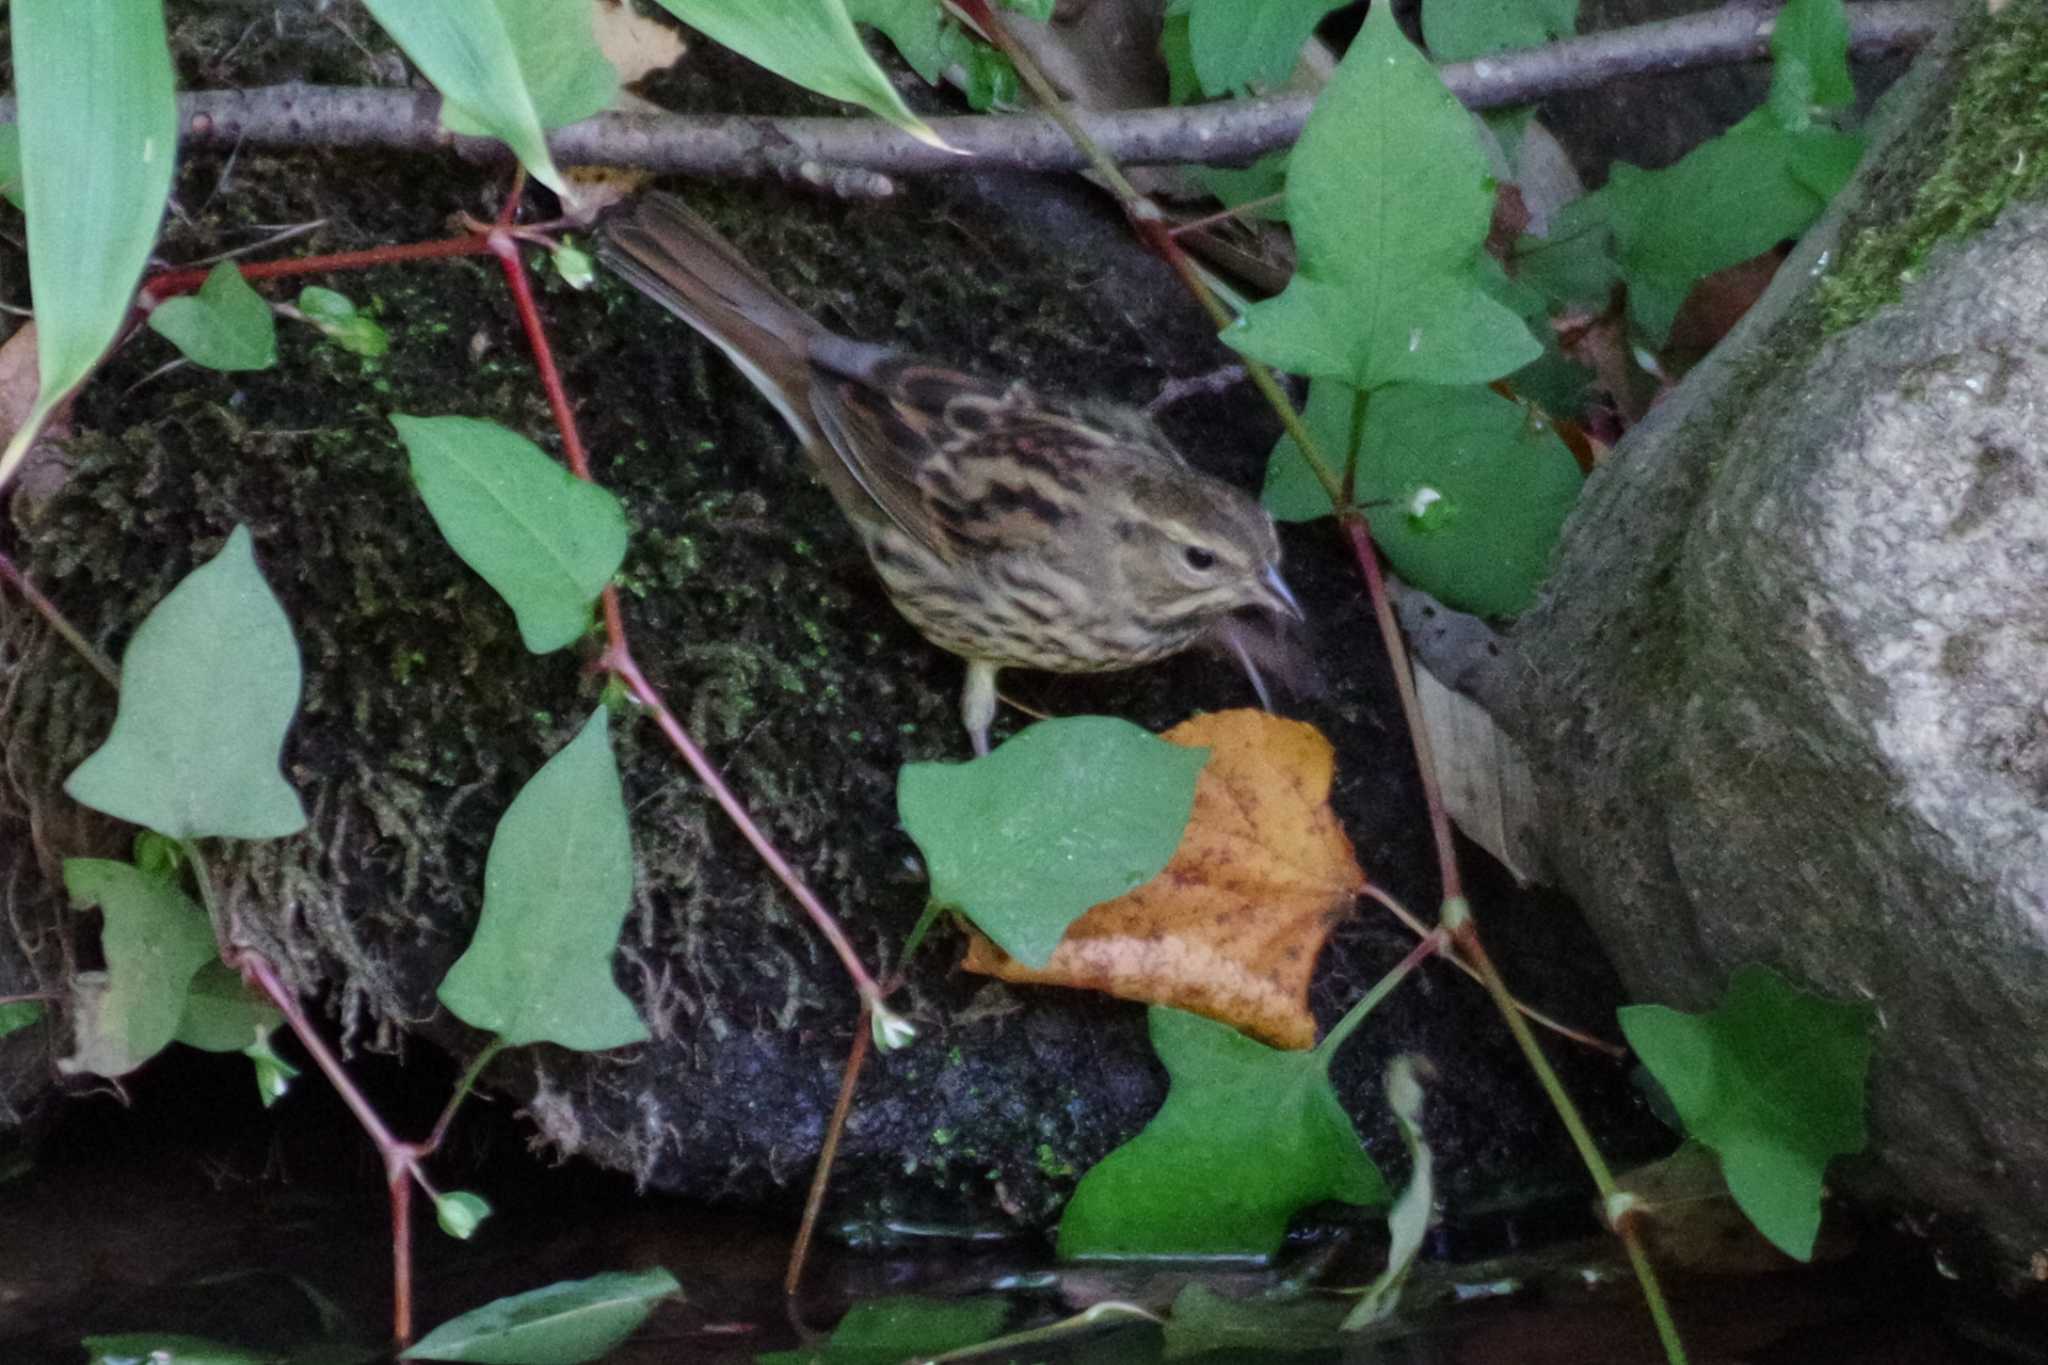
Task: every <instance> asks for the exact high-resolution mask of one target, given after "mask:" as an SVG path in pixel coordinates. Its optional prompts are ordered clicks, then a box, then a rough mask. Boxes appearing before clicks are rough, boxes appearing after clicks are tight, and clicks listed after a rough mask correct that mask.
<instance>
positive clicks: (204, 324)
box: [149, 261, 277, 370]
mask: <svg viewBox="0 0 2048 1365" xmlns="http://www.w3.org/2000/svg"><path fill="white" fill-rule="evenodd" d="M149 328H150V330H151V331H153V332H155V333H156V334H157V335H158V336H161V337H163V338H164V339H165V340H166V341H169V342H170V343H171V344H172V345H173V346H176V347H177V348H178V349H179V350H180V351H183V352H184V353H185V358H186V359H187V360H189V361H191V362H192V363H193V364H195V365H204V366H205V367H206V368H207V369H209V370H267V369H269V368H270V367H271V366H273V365H275V364H276V363H277V323H276V320H275V319H273V318H272V317H271V315H270V305H269V304H268V303H267V302H265V301H264V298H263V296H262V295H261V294H259V293H257V292H256V291H255V290H254V289H251V288H250V287H249V282H248V281H247V280H245V279H243V278H242V272H241V271H239V270H237V269H236V268H235V265H234V262H232V261H222V262H221V263H220V264H219V265H217V266H215V267H214V268H213V269H212V270H210V271H208V272H207V276H206V283H205V284H203V285H201V286H200V287H199V292H198V293H197V294H181V295H179V296H178V297H176V298H171V299H165V300H164V301H163V302H162V303H160V304H158V305H157V306H156V307H155V308H153V309H151V310H150V314H149Z"/></svg>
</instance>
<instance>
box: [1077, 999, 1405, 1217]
mask: <svg viewBox="0 0 2048 1365" xmlns="http://www.w3.org/2000/svg"><path fill="white" fill-rule="evenodd" d="M1149 1017H1150V1020H1151V1030H1152V1046H1153V1049H1154V1050H1155V1051H1156V1052H1157V1053H1158V1054H1159V1059H1160V1061H1162V1062H1163V1063H1165V1065H1166V1070H1167V1072H1168V1074H1169V1075H1170V1076H1171V1077H1172V1086H1171V1088H1170V1089H1169V1090H1168V1092H1167V1095H1166V1103H1165V1104H1164V1105H1162V1106H1161V1107H1160V1110H1159V1112H1158V1113H1157V1114H1155V1115H1154V1116H1153V1118H1152V1121H1151V1122H1150V1123H1148V1124H1146V1125H1145V1129H1144V1131H1143V1132H1141V1133H1139V1134H1138V1135H1137V1136H1136V1137H1134V1138H1132V1139H1131V1140H1130V1141H1129V1142H1127V1143H1125V1144H1124V1145H1123V1146H1121V1147H1119V1148H1117V1149H1116V1150H1115V1151H1114V1152H1111V1153H1110V1154H1109V1155H1108V1156H1107V1157H1105V1158H1103V1160H1102V1161H1101V1162H1100V1163H1098V1164H1097V1165H1096V1166H1095V1168H1094V1169H1093V1170H1091V1171H1089V1172H1088V1174H1087V1175H1086V1176H1084V1177H1083V1178H1082V1180H1081V1185H1080V1188H1079V1189H1077V1190H1075V1191H1074V1197H1073V1199H1072V1200H1071V1201H1070V1202H1069V1203H1068V1204H1067V1210H1066V1214H1065V1216H1064V1217H1063V1218H1061V1220H1060V1236H1059V1252H1060V1255H1061V1256H1062V1257H1064V1258H1073V1257H1082V1256H1165V1255H1180V1256H1194V1255H1242V1256H1268V1255H1271V1254H1272V1253H1273V1252H1274V1251H1276V1250H1278V1249H1279V1246H1280V1241H1281V1238H1282V1237H1284V1236H1285V1235H1286V1232H1287V1220H1288V1218H1289V1216H1291V1215H1292V1214H1293V1213H1294V1212H1295V1210H1297V1209H1300V1208H1304V1207H1306V1206H1307V1205H1309V1204H1313V1203H1317V1202H1319V1201H1321V1200H1325V1199H1339V1200H1343V1201H1344V1202H1345V1203H1349V1204H1372V1205H1377V1204H1384V1203H1386V1202H1387V1186H1386V1182H1385V1181H1384V1180H1383V1179H1382V1178H1381V1176H1380V1172H1379V1168H1378V1167H1377V1166H1375V1165H1374V1164H1373V1161H1372V1158H1371V1157H1370V1156H1368V1155H1366V1152H1365V1148H1364V1147H1363V1146H1361V1145H1360V1144H1359V1141H1358V1134H1357V1133H1356V1132H1355V1131H1353V1129H1352V1127H1351V1119H1350V1116H1349V1115H1347V1114H1346V1113H1345V1112H1344V1106H1343V1105H1342V1104H1340V1103H1339V1102H1338V1100H1337V1094H1336V1092H1335V1091H1334V1090H1333V1089H1332V1088H1331V1086H1330V1061H1331V1059H1332V1058H1333V1057H1334V1056H1335V1055H1336V1053H1335V1048H1334V1047H1333V1046H1332V1045H1331V1044H1332V1042H1333V1041H1334V1042H1336V1043H1341V1042H1342V1037H1341V1036H1340V1035H1334V1034H1333V1035H1332V1037H1331V1038H1329V1039H1325V1040H1324V1042H1323V1044H1322V1045H1320V1046H1318V1047H1316V1048H1314V1049H1313V1050H1311V1051H1308V1052H1283V1051H1280V1050H1277V1049H1275V1048H1270V1047H1267V1046H1266V1045H1265V1044H1263V1043H1259V1042H1255V1041H1253V1040H1252V1039H1250V1038H1247V1037H1245V1036H1244V1035H1243V1034H1241V1033H1239V1032H1238V1031H1237V1030H1235V1029H1233V1028H1231V1027H1229V1026H1228V1025H1226V1024H1219V1023H1216V1022H1215V1021H1213V1020H1210V1019H1204V1018H1202V1017H1201V1016H1200V1015H1194V1014H1187V1013H1184V1012H1182V1011H1180V1010H1176V1009H1170V1008H1168V1007H1166V1006H1164V1005H1154V1006H1153V1007H1152V1009H1151V1012H1150V1016H1149Z"/></svg>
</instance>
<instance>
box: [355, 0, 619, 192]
mask: <svg viewBox="0 0 2048 1365" xmlns="http://www.w3.org/2000/svg"><path fill="white" fill-rule="evenodd" d="M364 2H365V3H366V4H367V5H368V6H369V10H370V13H371V14H372V15H373V16H375V18H376V20H377V22H378V23H379V24H381V25H382V26H383V28H384V31H385V32H386V33H388V34H390V35H391V37H392V39H393V40H394V41H395V42H397V44H398V45H399V46H400V47H402V48H404V49H405V55H406V56H408V57H410V58H412V60H413V63H414V65H416V66H418V67H419V69H420V71H421V72H422V73H423V74H424V75H425V76H426V78H427V79H428V80H430V81H432V82H433V83H434V88H435V89H436V90H438V91H440V92H441V101H442V103H441V124H442V126H443V127H445V128H447V129H448V130H449V131H450V132H452V133H463V134H468V135H471V136H476V137H494V138H497V139H498V140H499V141H500V142H503V143H504V144H505V145H506V146H508V147H510V148H511V149H512V152H513V155H515V156H517V157H518V158H519V162H520V164H521V165H523V166H525V167H526V170H527V173H528V174H530V175H531V176H533V178H534V179H536V180H538V181H540V182H541V183H542V184H543V185H546V186H547V187H548V188H549V189H551V190H553V191H554V192H555V193H556V194H559V195H561V196H562V197H563V198H564V199H567V200H571V201H573V200H574V198H575V196H574V195H573V194H572V193H571V192H570V189H569V185H568V182H567V181H566V180H564V179H563V177H562V173H561V172H560V171H559V170H557V169H556V167H555V162H554V158H553V157H552V156H550V155H549V153H548V144H547V136H546V132H545V130H546V129H549V128H559V127H561V126H563V125H564V124H569V123H574V122H576V121H577V120H578V119H581V118H587V117H589V116H590V115H592V114H595V113H597V112H598V111H599V110H601V109H603V108H605V107H606V106H607V105H609V104H610V103H611V102H612V97H613V96H614V95H615V94H617V93H618V85H619V77H618V72H616V71H614V70H613V69H612V65H611V63H610V62H607V61H606V60H605V59H604V54H603V53H601V52H599V51H598V48H597V40H596V39H595V38H594V37H593V36H592V33H591V27H590V13H591V12H590V8H589V6H588V5H584V4H581V3H579V2H578V0H435V3H433V4H429V5H423V4H420V3H418V0H364Z"/></svg>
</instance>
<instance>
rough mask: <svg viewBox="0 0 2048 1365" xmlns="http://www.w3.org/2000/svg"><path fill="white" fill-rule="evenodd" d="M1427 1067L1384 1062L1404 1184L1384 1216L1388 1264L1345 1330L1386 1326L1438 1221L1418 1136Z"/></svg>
mask: <svg viewBox="0 0 2048 1365" xmlns="http://www.w3.org/2000/svg"><path fill="white" fill-rule="evenodd" d="M1428 1070H1429V1064H1428V1063H1427V1062H1425V1061H1423V1060H1422V1059H1421V1058H1419V1057H1415V1056H1412V1055H1409V1054H1406V1053H1404V1054H1402V1055H1401V1056H1399V1057H1396V1058H1394V1060H1393V1061H1391V1062H1389V1063H1387V1107H1388V1108H1389V1109H1391V1110H1392V1111H1393V1113H1394V1123H1395V1125H1396V1126H1397V1127H1399V1128H1400V1130H1401V1144H1402V1146H1404V1147H1406V1148H1407V1149H1408V1183H1407V1184H1406V1185H1404V1186H1403V1187H1402V1188H1401V1193H1400V1195H1399V1197H1397V1198H1396V1199H1395V1200H1394V1207H1393V1208H1392V1209H1391V1210H1390V1211H1389V1212H1388V1214H1387V1265H1386V1269H1384V1270H1382V1271H1381V1272H1380V1273H1379V1274H1378V1275H1377V1276H1375V1277H1374V1279H1373V1282H1372V1283H1371V1284H1369V1285H1367V1286H1366V1287H1365V1292H1364V1293H1363V1294H1361V1295H1359V1298H1358V1306H1357V1307H1356V1308H1353V1309H1352V1310H1351V1313H1350V1315H1349V1316H1347V1317H1346V1318H1345V1319H1344V1330H1345V1331H1347V1332H1357V1331H1361V1330H1363V1329H1364V1328H1367V1327H1370V1326H1372V1325H1373V1324H1374V1323H1378V1322H1385V1321H1387V1320H1388V1319H1389V1318H1391V1317H1392V1316H1393V1315H1394V1310H1395V1309H1397V1308H1399V1307H1400V1306H1401V1289H1402V1286H1404V1285H1405V1284H1407V1282H1408V1273H1409V1272H1410V1271H1412V1270H1413V1269H1415V1260H1416V1258H1417V1257H1419V1256H1420V1255H1421V1254H1422V1244H1423V1242H1424V1240H1425V1239H1426V1238H1427V1237H1428V1236H1429V1227H1430V1224H1431V1223H1434V1222H1435V1221H1436V1154H1435V1153H1434V1152H1433V1151H1431V1150H1430V1146H1429V1141H1428V1139H1427V1138H1425V1137H1424V1136H1423V1134H1422V1098H1423V1096H1422V1076H1423V1074H1424V1073H1426V1072H1428Z"/></svg>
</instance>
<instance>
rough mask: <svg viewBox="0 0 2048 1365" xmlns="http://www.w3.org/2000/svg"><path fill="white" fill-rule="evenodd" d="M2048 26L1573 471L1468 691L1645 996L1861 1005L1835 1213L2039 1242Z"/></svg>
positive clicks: (2025, 1250)
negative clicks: (1607, 451) (1599, 452)
mask: <svg viewBox="0 0 2048 1365" xmlns="http://www.w3.org/2000/svg"><path fill="white" fill-rule="evenodd" d="M2044 71H2048V16H2044V13H2043V11H2042V9H2041V7H2039V6H2035V5H2022V4H2015V5H2011V6H2008V7H2005V10H2004V13H2003V14H2002V15H2000V16H1999V17H1997V18H1981V17H1980V18H1978V19H1977V20H1974V21H1972V22H1971V23H1969V24H1968V25H1966V26H1965V27H1964V28H1963V29H1962V30H1960V31H1959V32H1957V33H1955V34H1953V35H1951V36H1950V38H1949V39H1948V40H1946V41H1944V43H1942V44H1941V45H1940V46H1939V47H1938V48H1937V50H1935V51H1934V52H1932V53H1930V55H1929V56H1928V57H1927V58H1925V59H1923V63H1922V66H1921V67H1920V68H1918V69H1916V71H1915V73H1914V75H1913V77H1912V78H1911V79H1910V81H1909V82H1908V83H1907V84H1905V85H1903V86H1901V87H1900V88H1899V89H1898V90H1897V91H1895V92H1894V95H1893V97H1892V100H1893V103H1892V106H1891V108H1890V110H1889V113H1888V116H1887V119H1886V121H1885V123H1884V127H1883V130H1882V131H1881V132H1880V133H1879V135H1878V138H1877V140H1876V142H1875V144H1874V145H1873V148H1872V150H1871V152H1870V154H1869V155H1868V156H1867V157H1866V159H1865V162H1864V167H1863V170H1862V172H1861V173H1860V175H1859V177H1858V179H1857V181H1856V182H1855V184H1854V185H1853V186H1852V187H1851V189H1850V190H1849V191H1848V192H1847V193H1846V194H1845V195H1844V196H1843V198H1842V200H1841V201H1840V202H1839V203H1838V204H1837V206H1836V207H1835V208H1834V209H1833V210H1832V211H1831V214H1830V217H1829V218H1828V220H1827V222H1826V223H1825V224H1824V225H1823V226H1822V227H1820V228H1817V229H1816V230H1815V231H1814V232H1813V233H1812V234H1810V235H1809V238H1808V240H1806V241H1805V242H1804V243H1803V244H1802V246H1801V248H1800V250H1799V251H1798V252H1797V253H1796V254H1795V255H1794V256H1793V258H1792V259H1791V260H1790V261H1789V262H1788V263H1787V264H1786V266H1785V267H1784V268H1783V270H1782V271H1781V272H1780V274H1779V277H1778V280H1777V282H1776V284H1775V285H1774V286H1773V288H1772V291H1771V293H1770V295H1769V296H1768V297H1767V298H1766V299H1765V301H1764V302H1763V303H1762V304H1761V305H1760V306H1759V307H1758V309H1756V310H1755V311H1754V312H1752V314H1751V315H1750V316H1749V317H1748V318H1747V319H1746V320H1745V322H1744V324H1743V326H1742V327H1741V328H1740V329H1739V330H1738V331H1737V332H1736V333H1735V334H1734V335H1733V336H1731V337H1730V338H1729V339H1728V340H1726V341H1725V342H1724V343H1723V344H1722V346H1721V348H1720V349H1719V350H1718V351H1717V352H1716V353H1715V354H1714V356H1713V357H1711V358H1710V359H1709V360H1708V361H1707V362H1706V363H1705V364H1704V365H1703V366H1702V367H1701V368H1700V369H1699V370H1698V371H1696V372H1695V373H1694V374H1693V375H1692V376H1690V377H1689V378H1688V380H1687V381H1686V382H1685V383H1684V384H1683V385H1682V386H1681V387H1680V388H1679V389H1678V390H1677V391H1676V392H1675V393H1673V394H1672V395H1671V396H1670V398H1669V399H1668V401H1666V402H1665V403H1663V404H1662V405H1661V406H1659V407H1658V408H1657V409H1656V410H1655V411H1654V412H1653V413H1652V414H1651V416H1650V418H1649V419H1648V420H1647V421H1646V422H1644V423H1643V424H1642V425H1641V426H1639V427H1638V428H1637V429H1635V430H1634V431H1632V432H1631V433H1630V435H1629V436H1628V438H1627V439H1626V440H1624V441H1623V442H1622V443H1621V444H1620V446H1619V447H1617V449H1616V450H1615V451H1614V453H1613V456H1612V458H1611V459H1609V460H1608V461H1607V463H1606V464H1605V465H1604V466H1603V467H1602V468H1601V469H1600V470H1599V471H1598V472H1597V473H1596V474H1595V475H1594V476H1593V477H1592V478H1591V480H1590V481H1589V482H1588V484H1587V486H1586V490H1585V497H1584V500H1583V502H1582V503H1581V505H1580V508H1579V510H1578V511H1577V513H1576V514H1575V516H1574V518H1573V520H1572V521H1571V523H1570V525H1569V527H1568V529H1567V533H1566V539H1565V543H1564V546H1563V550H1562V553H1561V558H1560V560H1559V562H1558V565H1557V569H1556V572H1555V575H1554V576H1553V578H1552V579H1551V581H1550V583H1549V584H1548V587H1547V590H1546V594H1545V598H1544V601H1543V603H1542V604H1541V606H1540V608H1539V609H1538V610H1535V611H1533V612H1532V613H1530V614H1529V615H1528V616H1526V617H1525V618H1524V619H1523V620H1522V621H1520V622H1519V623H1518V624H1517V626H1516V628H1515V630H1514V632H1513V634H1512V641H1513V643H1514V645H1515V646H1516V647H1515V648H1514V649H1511V650H1509V651H1506V652H1505V653H1503V654H1502V655H1501V657H1500V659H1499V660H1498V661H1497V662H1495V663H1493V664H1491V665H1487V666H1486V667H1485V668H1482V669H1481V670H1480V671H1479V672H1477V673H1475V674H1474V675H1473V680H1474V684H1475V687H1476V690H1477V691H1479V692H1480V693H1481V694H1482V695H1484V696H1486V697H1488V698H1489V699H1490V700H1491V702H1492V703H1493V704H1494V706H1495V709H1496V710H1497V711H1498V712H1499V714H1501V715H1502V716H1503V717H1504V718H1506V719H1508V720H1509V721H1510V723H1511V726H1512V728H1513V729H1515V730H1516V731H1517V732H1518V733H1519V735H1520V737H1521V738H1522V740H1523V741H1524V743H1525V745H1526V746H1527V749H1528V751H1529V753H1530V755H1531V757H1532V758H1533V759H1534V761H1535V764H1536V768H1537V771H1538V776H1539V780H1540V783H1541V794H1540V798H1539V801H1538V803H1537V804H1538V807H1539V808H1540V809H1541V810H1542V811H1543V812H1544V826H1543V828H1542V830H1541V831H1539V840H1540V842H1541V843H1542V844H1543V845H1544V848H1545V852H1546V853H1547V855H1548V857H1549V860H1550V862H1551V863H1552V865H1553V867H1554V870H1555V872H1556V873H1557V875H1558V877H1559V879H1560V880H1561V881H1562V883H1563V885H1564V886H1565V887H1566V888H1567V889H1569V890H1570V891H1571V893H1572V894H1573V895H1574V896H1575V897H1576V898H1577V899H1578V900H1579V901H1580V903H1581V904H1582V905H1583V906H1584V907H1585V908H1586V910H1587V912H1588V914H1589V915H1590V917H1591V918H1592V919H1593V921H1594V923H1595V925H1596V928H1597V930H1598V931H1599V933H1600V934H1601V936H1602V939H1603V941H1604V942H1605V944H1606V945H1607V946H1608V948H1609V949H1610V951H1611V952H1612V953H1613V955H1614V957H1615V959H1616V961H1617V964H1618V965H1619V967H1620V969H1621V971H1622V973H1623V976H1624V978H1625V979H1626V980H1627V981H1628V982H1629V984H1630V985H1631V987H1632V988H1633V990H1634V991H1635V992H1636V993H1638V994H1639V995H1642V996H1644V997H1648V998H1653V999H1657V1000H1663V1001H1669V1002H1671V1003H1674V1004H1677V1005H1680V1006H1683V1007H1688V1008H1699V1007H1704V1006H1707V1005H1709V1004H1711V1003H1712V1002H1713V1001H1714V1000H1715V999H1716V998H1717V996H1718V994H1719V992H1720V991H1721V989H1722V988H1723V985H1724V983H1725V982H1726V980H1727V977H1728V975H1729V973H1730V971H1731V970H1732V969H1733V968H1735V967H1736V966H1738V965H1741V964H1743V963H1748V962H1764V963H1768V964H1770V965H1772V966H1775V967H1777V968H1779V969H1780V970H1782V971H1785V972H1787V973H1789V974H1791V975H1793V976H1795V977H1797V978H1799V979H1802V980H1803V981H1805V982H1806V983H1808V984H1810V985H1811V986H1813V987H1815V988H1818V989H1820V990H1823V991H1826V992H1829V993H1831V994H1834V995H1837V996H1841V997H1845V998H1853V999H1863V1000H1869V1001H1872V1002H1874V1003H1875V1004H1876V1005H1877V1007H1878V1010H1879V1019H1880V1024H1879V1028H1878V1036H1877V1050H1876V1062H1875V1071H1874V1076H1873V1081H1872V1091H1871V1122H1872V1149H1871V1158H1870V1159H1868V1160H1865V1161H1862V1162H1851V1163H1847V1164H1845V1165H1844V1166H1843V1167H1842V1168H1841V1172H1840V1173H1841V1175H1842V1177H1843V1179H1844V1180H1845V1181H1846V1182H1847V1183H1848V1184H1849V1185H1850V1186H1852V1187H1853V1188H1855V1189H1857V1190H1860V1191H1862V1192H1865V1193H1868V1194H1871V1195H1874V1196H1878V1197H1880V1198H1883V1199H1885V1200H1887V1201H1889V1202H1891V1203H1893V1204H1896V1205H1898V1206H1901V1207H1903V1208H1905V1209H1907V1210H1909V1211H1912V1212H1914V1213H1917V1214H1921V1215H1933V1216H1934V1217H1933V1218H1931V1219H1929V1220H1927V1221H1926V1222H1922V1223H1921V1224H1919V1225H1921V1226H1928V1225H1932V1226H1936V1227H1940V1228H1943V1229H1944V1231H1943V1233H1942V1237H1943V1240H1944V1242H1945V1243H1946V1245H1945V1247H1944V1252H1945V1254H1946V1255H1947V1256H1948V1257H1949V1258H1950V1259H1951V1260H1952V1261H1957V1262H1960V1263H1968V1254H1967V1253H1969V1252H1971V1251H1976V1252H1981V1253H1983V1254H1984V1255H1985V1256H1986V1257H1988V1260H1979V1261H1977V1262H1976V1264H1978V1265H1979V1266H1983V1265H1986V1264H1988V1265H1990V1266H1992V1267H1995V1269H1996V1271H1997V1272H1999V1273H2000V1274H2002V1275H2005V1276H2009V1277H2012V1278H2015V1279H2018V1278H2027V1277H2039V1276H2040V1275H2041V1274H2042V1273H2043V1261H2042V1256H2043V1248H2044V1247H2048V1239H2044V1237H2043V1232H2042V1229H2043V1228H2044V1227H2048V1125H2044V1124H2043V1123H2042V1121H2041V1120H2042V1116H2043V1115H2044V1114H2048V1046H2044V1044H2043V1040H2044V1039H2048V497H2044V495H2043V491H2044V490H2048V399H2044V398H2043V395H2044V394H2048V202H2044V200H2043V198H2042V195H2041V186H2042V184H2043V176H2042V173H2041V169H2040V168H2041V167H2042V166H2043V164H2044V158H2048V115H2044V111H2043V106H2042V102H2041V100H2042V91H2043V89H2044V88H2048V87H2044V84H2043V80H2042V73H2043V72H2044Z"/></svg>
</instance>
